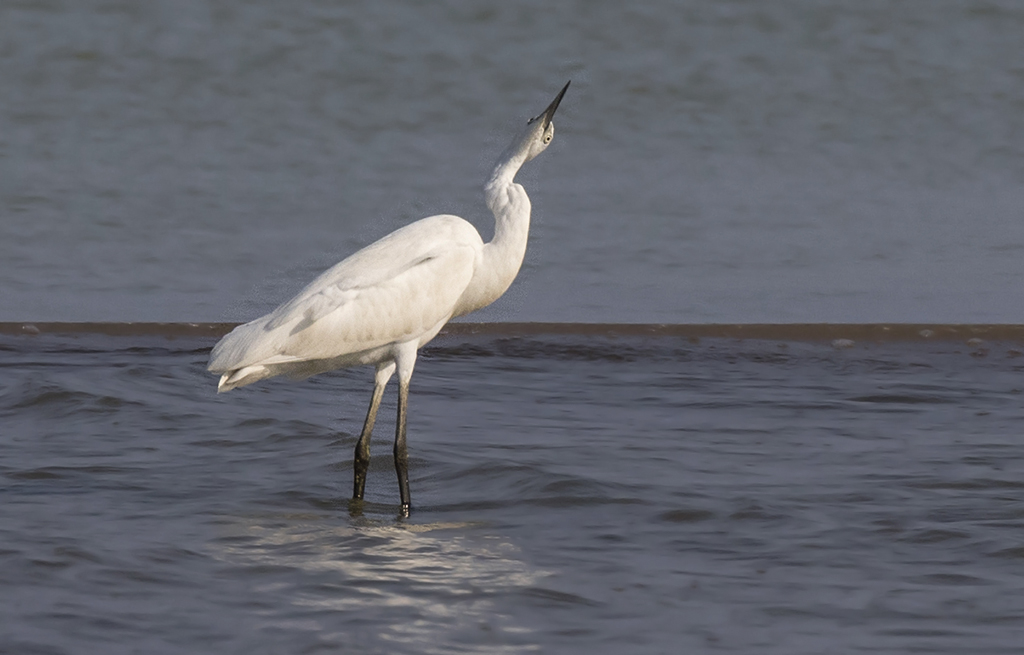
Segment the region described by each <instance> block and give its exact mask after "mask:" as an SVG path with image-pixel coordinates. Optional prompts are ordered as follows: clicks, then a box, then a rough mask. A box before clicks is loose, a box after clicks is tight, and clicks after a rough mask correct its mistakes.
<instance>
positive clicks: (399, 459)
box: [395, 378, 410, 516]
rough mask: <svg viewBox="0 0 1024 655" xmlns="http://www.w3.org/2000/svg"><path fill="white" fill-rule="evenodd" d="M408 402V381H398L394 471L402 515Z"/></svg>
mask: <svg viewBox="0 0 1024 655" xmlns="http://www.w3.org/2000/svg"><path fill="white" fill-rule="evenodd" d="M408 403H409V382H408V381H405V382H403V381H402V380H401V378H399V381H398V420H397V421H396V426H395V471H397V472H398V493H399V494H400V495H401V497H402V510H401V514H402V516H409V509H410V502H409V449H408V448H407V447H406V444H405V415H406V406H407V405H408Z"/></svg>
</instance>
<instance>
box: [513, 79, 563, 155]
mask: <svg viewBox="0 0 1024 655" xmlns="http://www.w3.org/2000/svg"><path fill="white" fill-rule="evenodd" d="M570 82H571V80H570ZM570 82H566V83H565V86H563V87H562V90H561V91H559V92H558V95H557V96H555V99H554V100H552V101H551V104H550V105H548V107H547V109H545V110H544V111H543V112H541V114H540V115H539V116H536V117H534V118H531V119H530V120H529V122H528V123H527V124H526V126H527V127H526V133H525V134H524V135H523V138H522V139H521V140H520V147H523V148H525V149H526V161H530V160H531V159H533V158H534V157H536V156H537V155H539V154H540V153H542V152H544V149H545V148H547V147H548V144H550V143H551V140H552V139H553V138H554V137H555V124H554V123H553V122H551V119H552V118H553V117H554V115H555V110H556V109H558V103H560V102H562V96H564V95H565V91H566V90H567V89H568V88H569V84H570Z"/></svg>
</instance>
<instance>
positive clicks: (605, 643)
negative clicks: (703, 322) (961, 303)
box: [0, 333, 1024, 655]
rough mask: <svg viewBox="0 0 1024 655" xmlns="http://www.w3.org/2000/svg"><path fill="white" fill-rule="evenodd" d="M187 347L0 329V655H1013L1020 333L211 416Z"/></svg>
mask: <svg viewBox="0 0 1024 655" xmlns="http://www.w3.org/2000/svg"><path fill="white" fill-rule="evenodd" d="M212 342H213V340H212V339H209V338H195V337H182V338H177V339H173V340H169V339H164V338H160V337H108V336H101V335H96V334H82V335H78V336H60V335H54V334H45V333H44V334H40V335H37V336H16V335H0V370H2V373H0V426H2V428H0V432H2V435H0V588H2V589H3V593H2V594H0V617H3V619H2V620H0V651H3V652H12V653H15V652H16V653H86V652H90V653H91V652H104V653H130V652H146V653H194V652H212V651H215V652H223V653H280V652H294V653H299V652H319V651H331V652H337V651H348V650H354V649H357V648H358V649H359V651H360V652H366V653H424V652H426V653H451V652H466V653H520V652H523V653H526V652H537V651H540V652H553V653H554V652H557V653H584V652H586V653H624V652H629V653H669V652H672V653H676V652H684V651H685V652H688V653H700V652H709V653H710V652H738V653H739V652H742V653H750V652H759V653H780V654H782V653H785V654H787V655H791V654H794V653H821V652H878V653H894V652H933V653H958V654H959V653H965V652H970V653H1015V652H1017V651H1018V650H1019V645H1020V643H1022V641H1024V573H1022V568H1021V563H1022V561H1024V541H1022V538H1021V535H1022V534H1024V532H1022V528H1024V510H1022V509H1021V508H1022V507H1024V457H1022V455H1021V449H1020V426H1021V425H1022V419H1024V406H1022V402H1021V401H1022V390H1024V383H1022V379H1024V378H1022V373H1024V357H1022V354H1021V352H1022V349H1021V346H1020V344H1019V343H1010V342H990V341H979V340H975V341H972V342H971V343H965V342H963V341H962V340H961V341H956V340H950V341H941V342H933V341H929V340H924V339H922V340H919V341H916V342H914V341H911V342H901V343H864V342H860V341H858V342H845V341H837V342H834V343H829V342H827V341H825V342H819V341H799V340H787V339H781V340H775V339H772V340H745V341H738V340H733V339H721V338H719V339H714V338H713V339H700V340H696V339H694V340H690V339H685V338H675V337H668V336H662V337H656V338H643V337H637V336H633V337H628V336H627V337H595V336H582V335H572V334H567V335H560V336H559V335H551V334H547V335H545V334H533V335H519V336H516V335H504V336H495V335H480V336H476V337H473V336H466V335H460V336H451V337H448V338H445V339H441V340H439V341H438V342H436V344H435V345H433V346H432V347H429V348H428V349H426V351H425V352H424V355H423V358H422V360H421V361H420V363H419V365H418V367H417V374H416V376H415V377H414V380H413V390H412V400H411V418H410V434H409V437H410V455H411V481H412V492H413V504H414V511H413V514H412V517H411V518H410V519H408V520H401V519H399V518H398V517H397V513H398V507H397V498H398V492H397V484H396V482H395V480H394V471H393V468H392V464H391V461H390V446H391V444H390V441H391V439H390V434H389V431H390V430H391V429H393V424H391V421H390V420H389V419H390V418H391V415H392V414H393V411H394V404H393V397H392V396H391V393H392V391H391V390H389V394H388V397H387V399H386V400H387V402H388V403H389V404H388V405H386V406H385V408H384V409H383V410H382V415H381V420H380V422H379V423H378V427H377V433H376V441H375V444H374V446H375V447H374V459H373V462H372V464H371V469H370V474H369V480H368V489H367V501H368V502H367V503H366V504H365V506H364V507H363V508H362V510H361V511H358V512H353V511H352V508H350V507H349V503H348V498H349V494H350V492H351V465H352V448H353V446H354V440H355V435H356V434H357V433H358V430H359V428H360V424H361V420H362V414H363V412H364V410H365V404H366V402H367V401H368V398H369V392H370V385H371V374H370V372H369V371H367V370H353V371H347V372H342V373H338V374H331V375H326V376H320V377H316V378H312V379H310V380H308V381H305V382H301V383H289V382H287V381H276V380H274V381H267V382H264V383H261V384H259V385H255V386H254V387H249V388H246V389H242V390H239V391H235V392H232V393H230V394H224V395H220V396H218V395H216V394H215V393H214V379H213V378H212V377H211V376H209V375H208V374H206V373H205V372H204V366H205V362H206V359H207V356H208V351H209V347H210V346H211V345H212Z"/></svg>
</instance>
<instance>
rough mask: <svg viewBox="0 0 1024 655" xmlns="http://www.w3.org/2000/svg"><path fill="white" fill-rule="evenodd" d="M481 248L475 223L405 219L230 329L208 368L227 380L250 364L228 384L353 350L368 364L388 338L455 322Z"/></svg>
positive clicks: (297, 370) (307, 366) (305, 370)
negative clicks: (286, 297)
mask: <svg viewBox="0 0 1024 655" xmlns="http://www.w3.org/2000/svg"><path fill="white" fill-rule="evenodd" d="M482 247H483V242H482V240H481V239H480V235H479V234H478V233H477V231H476V229H475V228H474V227H473V226H472V225H470V224H469V223H468V222H466V221H465V220H463V219H461V218H459V217H457V216H450V215H439V216H431V217H429V218H424V219H422V220H419V221H416V222H415V223H411V224H410V225H407V226H405V227H403V228H401V229H399V230H396V231H395V232H393V233H391V234H389V235H388V236H386V237H384V238H382V239H380V240H379V241H376V242H375V243H372V244H370V245H369V246H366V247H365V248H363V249H362V250H359V251H358V252H356V253H354V254H352V255H351V256H349V257H348V258H346V259H344V260H343V261H341V262H339V263H338V264H336V265H335V266H333V267H331V268H330V269H328V270H327V271H325V272H324V273H322V274H321V275H320V276H319V277H317V278H316V279H315V280H313V281H312V282H311V283H310V284H309V285H307V286H306V288H304V289H303V290H302V291H300V292H299V293H298V294H297V295H296V296H295V297H294V298H292V299H291V300H289V301H287V302H285V303H284V304H282V305H281V306H279V307H278V308H277V309H275V310H274V311H272V312H270V313H269V314H267V315H265V316H262V317H260V318H258V319H256V320H254V321H251V322H249V323H246V324H244V325H240V326H238V327H237V328H235V329H234V330H233V331H232V332H231V333H230V334H228V335H227V336H225V337H224V338H223V339H222V340H221V341H220V342H219V343H218V344H217V345H216V346H215V347H214V349H213V352H212V353H211V356H210V364H209V370H210V371H211V372H214V373H222V374H225V378H227V377H228V376H229V374H230V373H231V372H233V371H239V370H241V369H245V368H252V367H255V368H253V371H252V373H253V374H252V375H250V376H249V377H251V378H252V379H251V380H250V379H246V380H241V379H239V380H238V382H239V384H235V385H232V387H229V388H233V386H242V384H249V383H250V382H255V381H256V380H257V379H262V378H265V377H269V376H271V375H276V374H278V373H289V374H293V375H296V374H297V375H308V374H312V373H316V372H320V369H321V367H320V366H318V365H317V362H327V361H332V362H333V363H335V364H340V365H346V363H345V361H344V359H345V358H346V357H349V356H351V357H352V358H353V361H352V362H351V363H352V364H358V363H371V362H370V361H361V360H360V357H361V356H365V357H369V358H370V359H373V358H374V357H376V356H377V355H376V354H375V353H377V352H378V351H381V349H385V350H386V348H387V347H388V346H389V345H390V344H396V343H404V342H408V341H411V340H416V339H424V338H425V339H426V340H429V338H432V337H433V336H434V334H436V332H437V330H438V329H440V327H441V326H442V325H443V324H444V323H445V322H447V320H448V319H449V318H451V315H452V312H453V310H454V308H455V307H456V305H457V304H458V300H459V298H460V296H461V295H462V293H463V291H464V290H465V289H466V286H467V285H468V284H469V281H470V280H471V279H472V277H473V272H474V269H475V267H476V265H477V261H478V259H479V256H480V252H481V249H482ZM424 342H425V341H424ZM419 345H422V343H420V344H419ZM338 360H341V361H338ZM324 365H326V364H324ZM336 367H337V366H334V365H333V364H332V365H331V366H330V368H336ZM322 370H329V369H328V368H322ZM223 382H224V380H222V383H223Z"/></svg>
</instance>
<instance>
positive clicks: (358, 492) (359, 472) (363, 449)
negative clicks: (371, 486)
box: [352, 380, 384, 500]
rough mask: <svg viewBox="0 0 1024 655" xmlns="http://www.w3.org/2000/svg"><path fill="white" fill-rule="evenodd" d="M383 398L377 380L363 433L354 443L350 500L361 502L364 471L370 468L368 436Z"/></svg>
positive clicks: (364, 485) (381, 386) (381, 387)
mask: <svg viewBox="0 0 1024 655" xmlns="http://www.w3.org/2000/svg"><path fill="white" fill-rule="evenodd" d="M383 396H384V385H383V384H380V383H379V380H378V381H377V382H375V383H374V385H373V396H372V397H371V398H370V409H369V410H368V411H367V412H366V421H364V422H363V432H362V434H360V435H359V441H357V442H356V454H355V461H354V462H353V465H352V468H353V469H354V474H355V484H354V485H353V489H352V498H353V499H354V500H362V499H363V493H364V491H365V490H366V470H367V469H368V468H370V435H371V434H372V433H373V424H374V423H375V422H376V421H377V409H378V408H380V399H381V398H382V397H383Z"/></svg>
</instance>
